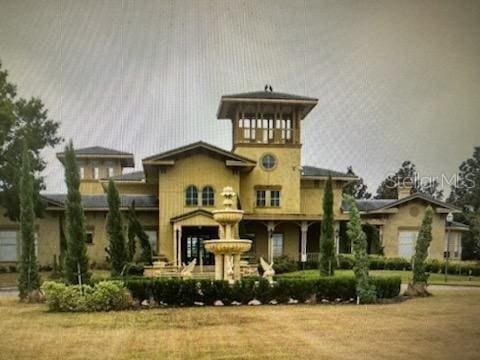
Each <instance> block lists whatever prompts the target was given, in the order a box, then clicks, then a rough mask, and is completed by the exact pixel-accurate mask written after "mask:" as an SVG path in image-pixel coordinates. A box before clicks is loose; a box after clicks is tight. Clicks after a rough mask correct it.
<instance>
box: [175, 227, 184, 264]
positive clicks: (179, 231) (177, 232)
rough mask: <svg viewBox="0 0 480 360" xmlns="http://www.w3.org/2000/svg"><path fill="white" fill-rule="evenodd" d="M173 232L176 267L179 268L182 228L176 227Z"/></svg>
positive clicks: (180, 262)
mask: <svg viewBox="0 0 480 360" xmlns="http://www.w3.org/2000/svg"><path fill="white" fill-rule="evenodd" d="M174 232H175V243H176V244H177V246H176V249H177V251H176V253H177V256H176V258H177V266H178V267H181V266H182V227H181V226H176V227H175V230H174Z"/></svg>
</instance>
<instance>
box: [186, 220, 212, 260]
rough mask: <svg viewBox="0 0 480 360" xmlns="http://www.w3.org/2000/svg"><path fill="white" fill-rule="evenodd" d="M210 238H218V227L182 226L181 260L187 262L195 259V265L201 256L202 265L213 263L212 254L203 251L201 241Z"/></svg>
mask: <svg viewBox="0 0 480 360" xmlns="http://www.w3.org/2000/svg"><path fill="white" fill-rule="evenodd" d="M210 239H218V227H216V226H201V227H198V226H184V227H182V262H183V263H185V264H188V263H189V262H191V261H193V259H197V265H199V264H200V258H201V259H202V260H203V264H204V265H213V264H214V256H213V254H212V253H208V252H207V251H205V248H204V246H203V242H204V241H205V240H210Z"/></svg>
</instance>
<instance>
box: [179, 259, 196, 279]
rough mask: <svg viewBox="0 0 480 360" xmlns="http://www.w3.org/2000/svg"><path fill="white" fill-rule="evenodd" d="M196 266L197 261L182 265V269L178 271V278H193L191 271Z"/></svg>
mask: <svg viewBox="0 0 480 360" xmlns="http://www.w3.org/2000/svg"><path fill="white" fill-rule="evenodd" d="M196 264H197V259H196V258H195V259H193V261H191V262H190V263H189V264H188V265H185V264H183V269H182V270H181V271H180V276H181V277H182V279H191V278H192V277H193V274H192V272H193V269H195V265H196Z"/></svg>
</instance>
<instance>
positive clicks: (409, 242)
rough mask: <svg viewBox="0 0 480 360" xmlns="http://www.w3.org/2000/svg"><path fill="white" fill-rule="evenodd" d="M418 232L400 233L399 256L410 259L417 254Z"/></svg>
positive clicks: (406, 231)
mask: <svg viewBox="0 0 480 360" xmlns="http://www.w3.org/2000/svg"><path fill="white" fill-rule="evenodd" d="M417 236H418V232H417V231H414V230H401V231H400V232H399V233H398V256H400V257H403V258H406V259H410V258H411V257H412V256H413V255H414V254H415V244H416V242H417Z"/></svg>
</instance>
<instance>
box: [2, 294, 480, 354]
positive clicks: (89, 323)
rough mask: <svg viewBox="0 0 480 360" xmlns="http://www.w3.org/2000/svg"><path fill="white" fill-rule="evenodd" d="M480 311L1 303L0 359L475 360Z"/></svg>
mask: <svg viewBox="0 0 480 360" xmlns="http://www.w3.org/2000/svg"><path fill="white" fill-rule="evenodd" d="M479 304H480V289H479V288H470V289H460V288H450V290H449V291H436V292H435V296H433V297H431V298H425V299H420V298H419V299H414V300H408V301H405V302H402V303H396V304H389V305H371V306H356V305H336V306H332V305H295V306H288V305H285V306H261V307H246V306H242V307H223V308H219V307H209V308H184V309H156V310H144V311H126V312H118V313H94V314H93V313H92V314H66V313H63V314H58V313H57V314H54V313H48V312H46V306H45V305H22V304H19V303H18V302H17V300H16V298H15V297H5V296H3V297H0V333H1V334H2V336H1V337H0V349H1V351H2V352H1V354H2V355H3V356H8V358H9V359H29V358H36V359H66V358H68V359H88V358H95V359H212V358H213V359H292V358H297V359H299V358H300V359H359V358H368V359H384V358H394V359H395V358H396V359H405V358H411V359H414V358H424V359H426V358H429V359H430V358H431V359H449V358H462V359H477V358H478V353H479V352H480V343H479V342H478V341H477V340H476V339H478V338H479V337H480V327H479V326H478V319H480V306H478V305H479ZM7 354H8V355H7Z"/></svg>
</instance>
